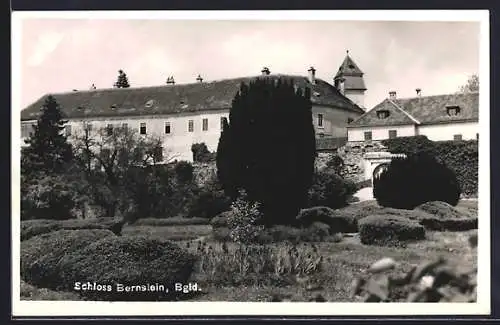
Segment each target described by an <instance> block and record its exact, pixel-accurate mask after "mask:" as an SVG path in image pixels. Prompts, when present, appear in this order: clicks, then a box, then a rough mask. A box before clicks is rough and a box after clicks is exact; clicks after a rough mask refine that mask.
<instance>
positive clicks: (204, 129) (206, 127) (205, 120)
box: [202, 118, 208, 131]
mask: <svg viewBox="0 0 500 325" xmlns="http://www.w3.org/2000/svg"><path fill="white" fill-rule="evenodd" d="M202 130H203V131H208V119H207V118H204V119H203V125H202Z"/></svg>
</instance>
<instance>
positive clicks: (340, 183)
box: [308, 170, 357, 209]
mask: <svg viewBox="0 0 500 325" xmlns="http://www.w3.org/2000/svg"><path fill="white" fill-rule="evenodd" d="M356 190H357V188H356V184H355V183H354V182H351V181H347V180H344V179H343V178H342V177H340V176H338V175H337V174H335V173H334V172H331V171H327V170H323V171H320V172H317V173H315V174H314V176H313V183H312V185H311V187H310V189H309V192H308V202H309V204H308V205H309V207H314V206H326V207H329V208H332V209H338V208H342V207H345V206H346V205H347V204H348V201H349V199H350V198H351V197H352V195H353V194H354V193H355V192H356Z"/></svg>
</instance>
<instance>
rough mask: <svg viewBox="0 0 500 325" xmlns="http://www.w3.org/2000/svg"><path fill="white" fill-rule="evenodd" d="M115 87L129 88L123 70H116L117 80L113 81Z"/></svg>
mask: <svg viewBox="0 0 500 325" xmlns="http://www.w3.org/2000/svg"><path fill="white" fill-rule="evenodd" d="M115 87H116V88H129V87H130V84H129V83H128V77H127V74H126V73H125V72H123V70H118V80H117V81H116V83H115Z"/></svg>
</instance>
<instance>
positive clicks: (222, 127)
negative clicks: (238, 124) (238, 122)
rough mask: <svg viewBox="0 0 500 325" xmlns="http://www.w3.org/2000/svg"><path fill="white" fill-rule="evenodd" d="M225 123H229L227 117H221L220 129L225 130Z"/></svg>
mask: <svg viewBox="0 0 500 325" xmlns="http://www.w3.org/2000/svg"><path fill="white" fill-rule="evenodd" d="M224 123H227V117H225V116H223V117H221V118H220V129H221V130H224Z"/></svg>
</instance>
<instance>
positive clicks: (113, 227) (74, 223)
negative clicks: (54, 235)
mask: <svg viewBox="0 0 500 325" xmlns="http://www.w3.org/2000/svg"><path fill="white" fill-rule="evenodd" d="M124 224H125V221H124V220H123V219H118V218H99V219H89V220H64V221H61V228H62V229H67V230H78V229H107V230H110V231H111V232H113V233H114V234H115V235H118V236H119V235H121V232H122V228H123V225H124Z"/></svg>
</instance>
